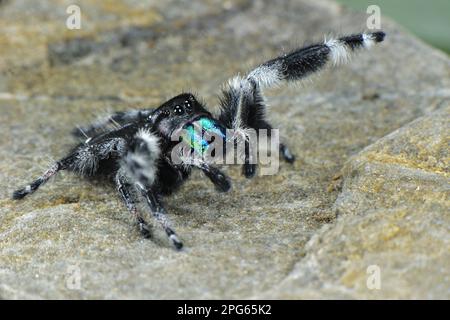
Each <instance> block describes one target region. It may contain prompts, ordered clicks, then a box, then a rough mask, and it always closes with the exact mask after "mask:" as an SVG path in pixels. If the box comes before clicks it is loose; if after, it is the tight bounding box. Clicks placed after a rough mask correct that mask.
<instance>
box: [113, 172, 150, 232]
mask: <svg viewBox="0 0 450 320" xmlns="http://www.w3.org/2000/svg"><path fill="white" fill-rule="evenodd" d="M116 187H117V191H118V192H119V194H120V196H121V198H122V200H123V202H124V203H125V205H126V207H127V209H128V211H129V212H130V213H131V214H132V216H133V218H134V219H135V220H136V223H137V225H138V227H139V231H140V232H141V234H142V235H143V236H144V238H147V239H148V238H151V236H152V234H151V227H150V225H149V224H148V223H147V222H146V221H145V219H144V218H143V217H142V215H141V214H139V212H138V209H137V207H136V202H135V199H134V196H133V194H132V192H131V191H130V190H131V189H132V188H133V186H132V185H131V184H130V183H128V182H127V181H126V177H125V175H124V174H123V173H122V172H120V170H119V171H118V172H117V174H116Z"/></svg>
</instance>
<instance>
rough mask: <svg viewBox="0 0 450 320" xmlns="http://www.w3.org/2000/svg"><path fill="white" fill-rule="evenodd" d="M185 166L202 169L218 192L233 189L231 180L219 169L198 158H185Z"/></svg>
mask: <svg viewBox="0 0 450 320" xmlns="http://www.w3.org/2000/svg"><path fill="white" fill-rule="evenodd" d="M182 160H183V165H185V166H192V167H195V168H198V169H200V170H201V171H202V172H203V173H204V174H205V176H207V177H208V178H209V180H211V182H212V183H213V184H214V185H215V186H216V188H217V190H218V191H221V192H228V191H230V189H231V181H230V178H229V177H228V176H227V175H226V174H225V173H223V172H222V171H221V170H220V169H219V168H217V167H214V166H212V165H210V164H209V163H207V162H206V161H204V160H201V159H196V158H185V159H183V158H182Z"/></svg>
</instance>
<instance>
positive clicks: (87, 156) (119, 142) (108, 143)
mask: <svg viewBox="0 0 450 320" xmlns="http://www.w3.org/2000/svg"><path fill="white" fill-rule="evenodd" d="M124 150H125V141H124V140H123V139H122V138H118V137H111V138H108V139H100V140H99V141H97V142H95V143H94V142H92V143H81V144H79V145H78V146H76V147H75V148H74V149H73V150H72V151H71V152H70V153H69V154H68V155H67V156H66V157H64V158H62V159H61V160H59V161H56V162H55V163H54V164H53V165H52V166H51V167H50V168H49V169H48V170H47V171H45V172H44V173H43V174H42V175H41V176H40V177H39V178H37V179H36V180H35V181H33V182H32V183H30V184H29V185H27V186H26V187H25V188H22V189H19V190H16V191H14V193H13V196H12V197H13V199H16V200H18V199H22V198H24V197H25V196H27V195H29V194H31V193H33V192H35V191H36V190H37V189H38V188H39V187H40V186H42V185H43V184H45V183H46V182H47V181H48V180H50V178H52V177H53V176H55V175H56V174H57V173H58V172H59V171H61V170H69V171H74V172H76V173H78V174H81V175H93V174H95V173H96V171H97V169H98V165H99V161H100V160H102V159H106V158H109V157H110V156H111V155H114V154H117V155H120V154H122V153H123V152H124Z"/></svg>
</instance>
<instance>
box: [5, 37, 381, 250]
mask: <svg viewBox="0 0 450 320" xmlns="http://www.w3.org/2000/svg"><path fill="white" fill-rule="evenodd" d="M384 36H385V34H384V33H383V32H374V33H363V34H356V35H351V36H346V37H342V38H339V39H333V40H326V41H324V43H321V44H315V45H311V46H308V47H305V48H300V49H297V50H294V51H292V52H291V53H289V54H286V55H282V56H280V57H277V58H275V59H272V60H270V61H267V62H265V63H263V64H261V65H259V66H258V67H256V68H255V69H254V70H252V71H251V72H250V73H248V74H247V75H246V76H244V77H240V76H236V77H234V78H233V79H231V80H230V81H228V83H227V85H226V86H225V88H224V90H223V92H222V96H221V98H220V102H221V103H220V105H221V111H220V114H219V115H218V116H217V117H216V116H213V115H212V114H211V113H210V112H209V111H208V110H207V109H206V107H205V106H204V105H203V104H202V103H200V102H199V101H198V100H197V99H196V98H195V96H194V95H192V94H191V93H183V94H180V95H178V96H176V97H174V98H172V99H170V100H169V101H167V102H164V103H163V104H162V105H161V106H160V107H158V108H156V109H143V110H132V111H124V112H117V113H114V114H112V115H111V116H110V117H108V118H107V119H105V120H104V121H100V122H97V123H94V124H92V125H90V126H87V127H84V128H79V130H78V131H75V132H74V134H75V135H76V136H79V137H81V136H82V135H81V134H83V135H85V136H86V137H87V140H86V141H84V142H82V143H80V144H79V145H77V146H76V147H75V148H74V149H73V150H72V151H71V152H70V153H69V154H68V155H67V156H65V157H64V158H62V159H61V160H59V161H56V162H55V163H54V164H53V165H52V166H51V167H50V168H49V169H48V170H47V171H45V172H44V173H43V175H42V176H40V177H39V178H38V179H37V180H35V181H33V182H32V183H31V184H29V185H27V186H26V187H25V188H23V189H19V190H17V191H15V192H14V193H13V198H14V199H21V198H23V197H25V196H26V195H28V194H31V193H32V192H34V191H36V190H37V189H38V188H39V187H40V186H41V185H43V184H44V183H46V182H47V181H48V180H49V179H50V178H51V177H53V176H54V175H56V174H57V173H58V171H60V170H69V171H72V172H76V173H79V174H81V175H84V176H99V175H104V176H107V177H108V178H110V179H111V180H113V181H114V182H115V184H116V186H117V190H118V192H119V194H120V196H121V198H122V200H123V202H124V203H125V205H126V207H127V208H128V210H129V211H130V213H131V214H132V215H133V217H134V218H135V219H136V222H137V224H138V226H139V229H140V231H141V232H142V234H143V235H144V236H145V237H150V236H151V232H150V226H149V225H148V224H147V222H146V221H145V220H144V218H143V216H142V215H141V213H139V212H138V210H137V207H136V203H137V202H136V201H137V199H136V196H139V195H141V196H142V197H143V198H144V199H145V201H146V204H147V206H148V209H149V210H150V212H151V214H152V215H153V217H154V218H155V219H156V221H157V222H158V223H159V224H160V225H161V227H162V228H163V229H164V231H165V233H166V234H167V236H168V237H169V239H170V241H171V242H172V244H173V245H174V246H175V248H176V249H181V248H182V247H183V244H182V242H181V241H180V239H179V238H178V236H177V234H176V233H175V231H174V229H173V228H172V226H171V224H170V222H169V220H168V218H167V216H166V211H165V209H164V206H163V204H162V201H161V198H162V196H163V195H168V194H170V193H172V192H174V191H176V190H177V189H178V187H179V186H180V185H181V184H182V183H183V182H184V181H185V180H186V179H187V178H188V177H189V175H190V173H191V169H192V168H193V167H196V168H198V169H200V170H201V171H203V173H204V174H205V175H206V176H207V177H208V178H209V179H210V180H211V182H212V183H213V184H214V185H215V186H216V187H217V188H218V189H219V190H221V191H228V190H229V189H230V187H231V184H230V180H229V178H228V177H227V176H226V175H225V174H224V173H222V172H221V171H220V170H219V169H218V168H216V167H215V166H213V165H211V164H210V163H208V162H206V161H203V162H202V161H197V162H192V163H185V164H184V165H182V166H179V165H174V164H173V163H172V161H171V157H170V155H171V150H172V149H173V147H174V141H172V140H171V139H170V137H171V135H172V133H173V132H174V131H175V130H179V129H183V128H184V129H186V128H192V126H193V125H196V124H198V123H199V122H201V123H202V124H204V123H205V122H206V123H207V124H208V126H207V128H206V129H205V130H206V131H208V130H211V131H216V132H217V131H218V132H222V133H224V132H225V129H226V128H229V129H234V130H242V129H245V128H253V129H262V128H263V129H271V125H270V124H269V123H268V122H267V121H266V119H265V111H266V105H265V102H264V97H263V94H262V90H263V89H264V88H268V87H273V86H275V85H278V84H279V83H281V82H282V81H283V80H286V81H295V80H300V79H302V78H304V77H306V76H308V75H310V74H312V73H314V72H316V71H319V70H320V69H322V68H323V67H325V66H326V65H327V64H329V63H331V64H332V65H336V64H338V63H341V62H345V61H346V60H347V58H348V57H349V56H350V54H351V53H352V52H353V51H355V50H357V49H359V48H368V47H370V46H371V45H373V44H375V43H377V42H381V41H383V39H384ZM112 123H113V124H115V126H113V127H111V124H112ZM223 138H224V139H227V137H225V135H224V136H223ZM200 144H201V145H202V148H204V147H206V148H207V147H208V142H207V141H204V140H201V141H200ZM279 149H280V153H281V156H282V157H283V158H284V160H286V161H287V162H293V161H294V156H293V155H292V154H291V153H290V152H289V149H288V148H287V147H286V146H285V145H284V144H280V145H279ZM202 150H203V149H202ZM202 150H200V151H201V152H202ZM197 151H198V150H197ZM245 157H246V159H247V158H248V157H249V154H248V153H247V152H245ZM255 170H256V165H255V164H253V163H250V162H249V161H246V162H245V163H244V165H243V174H244V175H245V176H246V177H248V178H250V177H252V176H253V175H254V174H255Z"/></svg>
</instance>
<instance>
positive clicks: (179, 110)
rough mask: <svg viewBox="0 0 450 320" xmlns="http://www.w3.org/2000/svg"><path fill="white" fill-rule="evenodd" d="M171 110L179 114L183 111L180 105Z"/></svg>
mask: <svg viewBox="0 0 450 320" xmlns="http://www.w3.org/2000/svg"><path fill="white" fill-rule="evenodd" d="M173 112H174V113H175V114H176V115H181V114H183V113H184V110H183V108H182V107H180V106H176V107H175V108H174V109H173Z"/></svg>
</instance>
